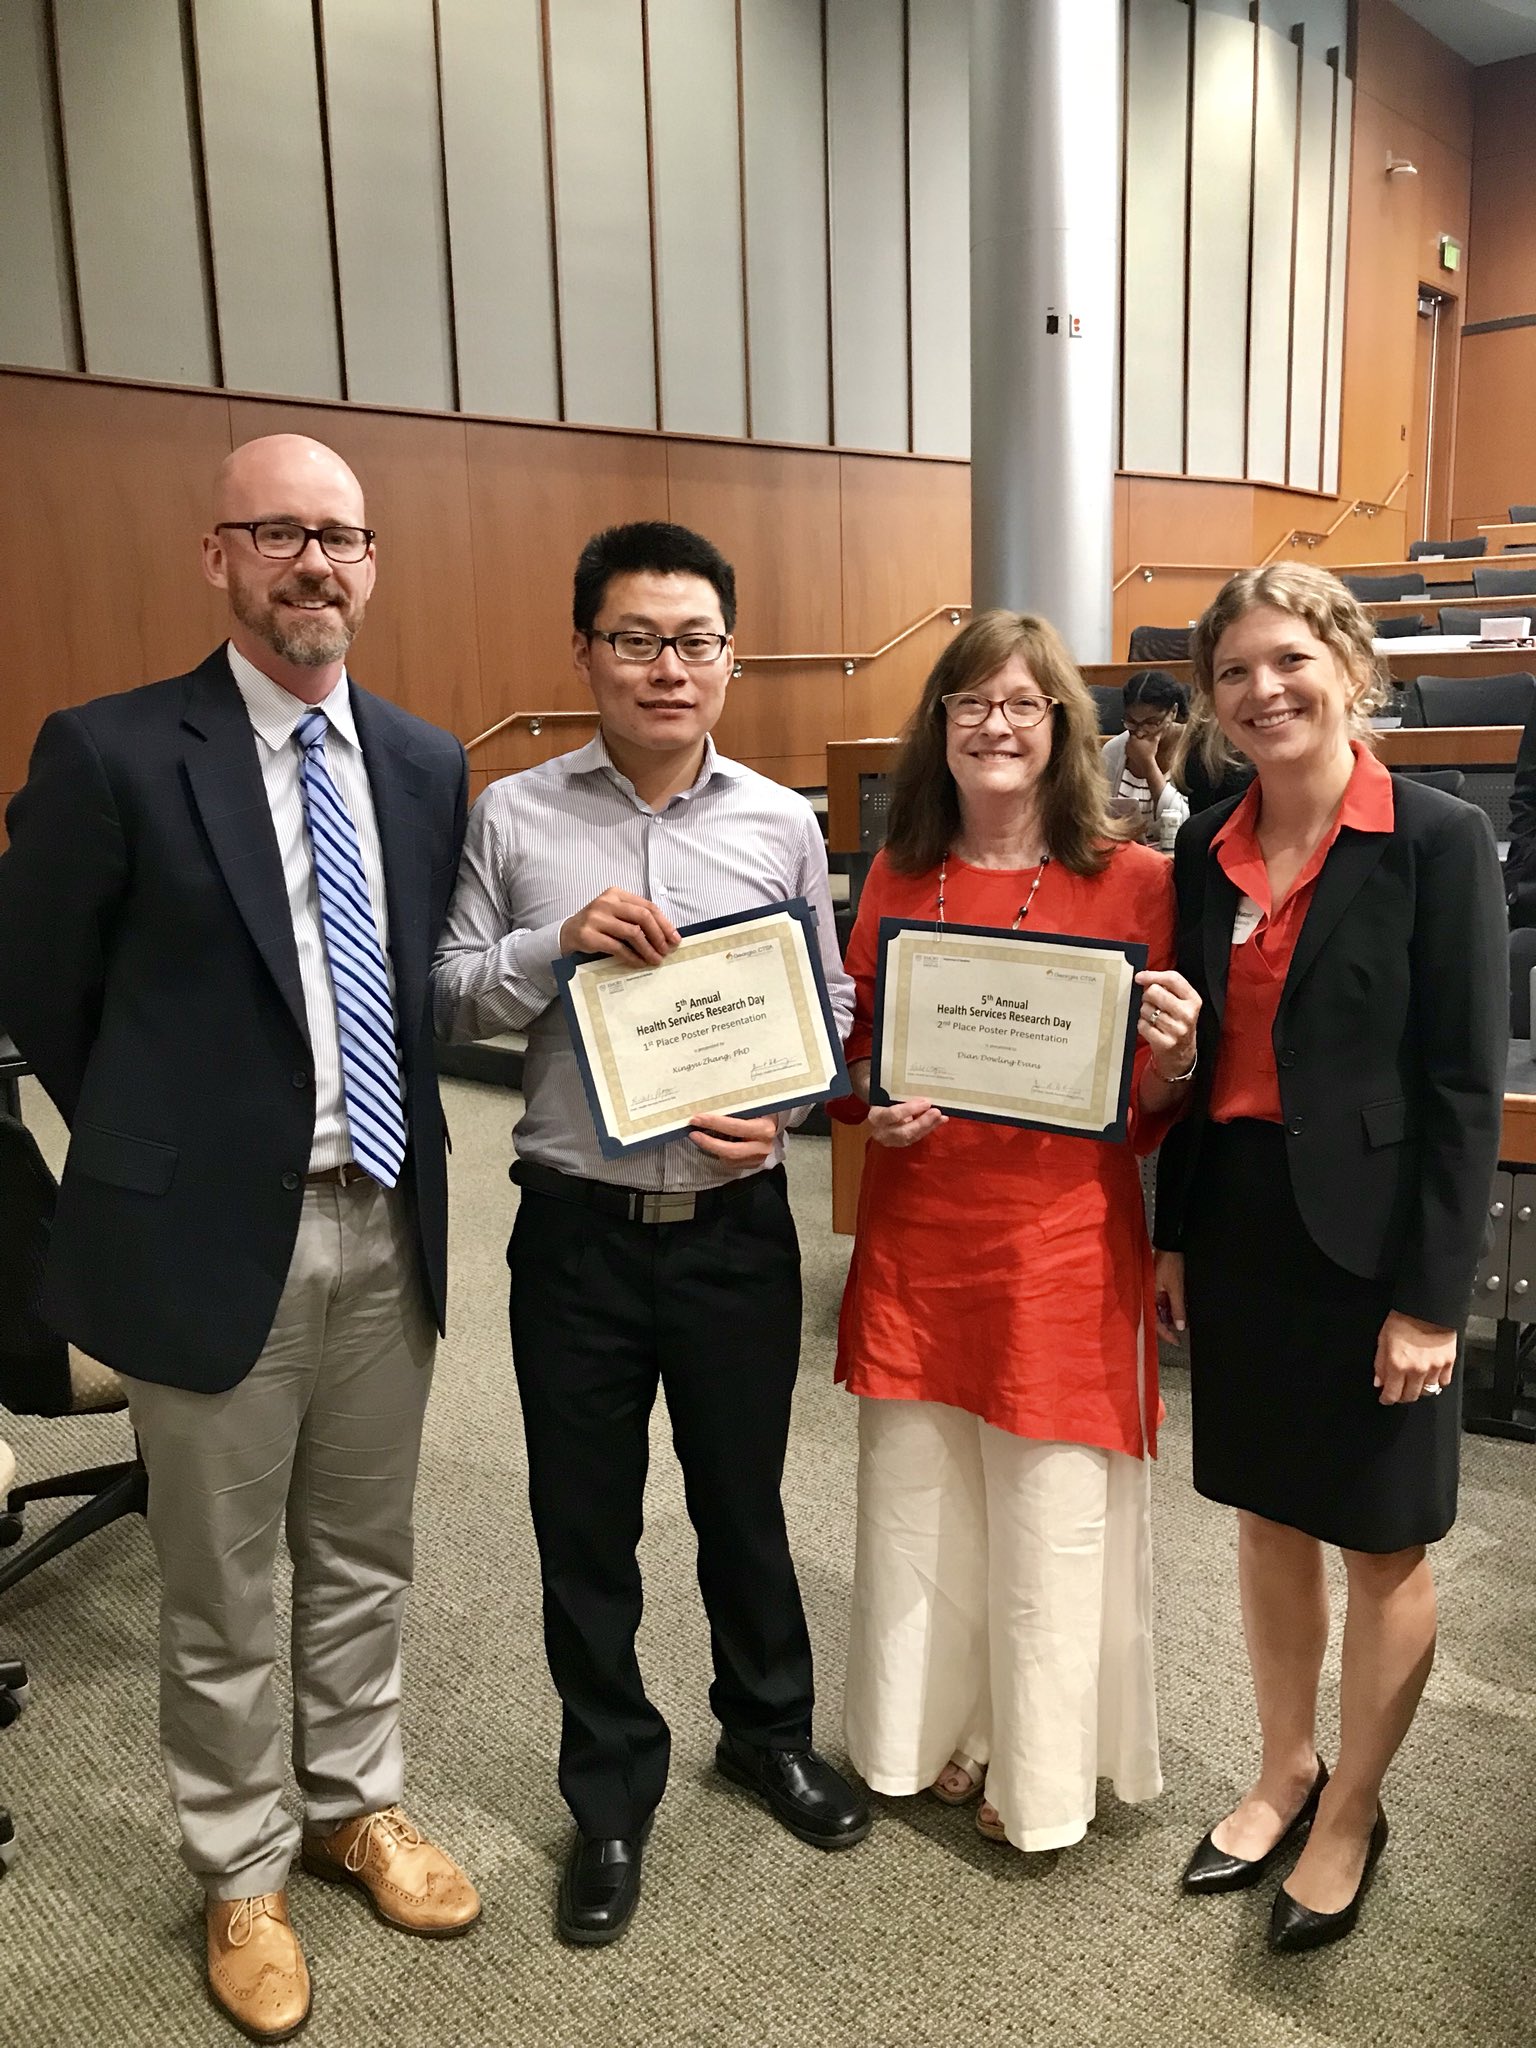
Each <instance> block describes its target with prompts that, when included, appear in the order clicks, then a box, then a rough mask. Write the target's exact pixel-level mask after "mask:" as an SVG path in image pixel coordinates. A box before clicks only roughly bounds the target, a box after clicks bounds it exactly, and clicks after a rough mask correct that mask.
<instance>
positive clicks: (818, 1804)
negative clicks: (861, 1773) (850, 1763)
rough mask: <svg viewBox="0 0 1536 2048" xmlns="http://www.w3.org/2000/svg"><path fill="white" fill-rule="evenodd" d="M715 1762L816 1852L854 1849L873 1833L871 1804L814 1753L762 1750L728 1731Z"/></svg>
mask: <svg viewBox="0 0 1536 2048" xmlns="http://www.w3.org/2000/svg"><path fill="white" fill-rule="evenodd" d="M715 1764H716V1767H717V1768H718V1769H719V1770H720V1771H721V1773H722V1774H723V1775H724V1776H725V1777H727V1778H729V1779H730V1780H731V1782H732V1784H735V1785H745V1786H746V1788H747V1790H748V1791H749V1792H755V1793H756V1794H757V1796H758V1798H759V1799H761V1800H762V1802H763V1804H764V1805H765V1806H766V1807H767V1808H768V1810H769V1812H770V1813H771V1814H772V1815H773V1817H774V1819H775V1820H778V1821H782V1822H783V1824H784V1826H785V1827H787V1828H788V1829H789V1832H790V1833H791V1834H792V1835H798V1836H799V1838H800V1840H801V1841H802V1842H809V1843H810V1844H811V1845H812V1846H813V1847H814V1848H817V1849H851V1848H852V1847H853V1845H854V1843H855V1842H862V1841H863V1839H864V1837H865V1836H866V1835H867V1834H868V1833H869V1830H870V1825H871V1817H870V1811H869V1805H868V1802H867V1801H866V1800H865V1798H864V1796H863V1794H862V1793H859V1792H856V1791H855V1790H854V1788H853V1787H852V1785H850V1784H849V1783H848V1780H847V1779H846V1778H845V1777H843V1776H842V1775H841V1774H840V1773H839V1772H837V1771H835V1770H834V1769H833V1768H832V1766H831V1764H829V1763H828V1762H827V1760H826V1758H825V1757H824V1756H822V1755H820V1754H819V1753H818V1752H817V1751H816V1750H814V1749H763V1748H760V1747H759V1745H758V1744H757V1743H755V1742H743V1741H742V1740H741V1739H740V1737H739V1736H735V1735H732V1734H730V1733H729V1732H728V1731H727V1733H725V1734H724V1735H722V1736H721V1738H720V1741H719V1744H718V1745H717V1747H716V1749H715Z"/></svg>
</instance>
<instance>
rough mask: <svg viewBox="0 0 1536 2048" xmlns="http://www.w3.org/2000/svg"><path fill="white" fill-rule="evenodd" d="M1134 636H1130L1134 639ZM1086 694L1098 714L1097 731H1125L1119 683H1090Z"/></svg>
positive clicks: (1121, 688)
mask: <svg viewBox="0 0 1536 2048" xmlns="http://www.w3.org/2000/svg"><path fill="white" fill-rule="evenodd" d="M1134 637H1135V635H1134V634H1133V635H1132V638H1133V639H1134ZM1088 694H1089V696H1090V697H1091V698H1092V699H1093V701H1094V706H1095V708H1096V709H1097V711H1098V714H1099V731H1100V732H1101V733H1106V734H1107V733H1116V732H1123V731H1124V730H1125V691H1124V689H1123V687H1122V686H1121V685H1120V684H1119V683H1090V684H1089V685H1088Z"/></svg>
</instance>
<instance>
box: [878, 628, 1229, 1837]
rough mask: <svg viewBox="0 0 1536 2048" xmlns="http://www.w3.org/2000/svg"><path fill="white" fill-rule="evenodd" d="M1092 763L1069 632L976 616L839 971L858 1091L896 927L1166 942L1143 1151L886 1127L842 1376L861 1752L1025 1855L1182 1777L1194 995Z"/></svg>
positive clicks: (1052, 1136)
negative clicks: (853, 1461)
mask: <svg viewBox="0 0 1536 2048" xmlns="http://www.w3.org/2000/svg"><path fill="white" fill-rule="evenodd" d="M1098 751H1099V748H1098V734H1097V722H1096V719H1095V715H1094V709H1093V703H1092V700H1091V698H1090V697H1089V695H1088V692H1087V689H1086V688H1085V686H1084V684H1083V681H1082V679H1081V677H1080V676H1079V675H1078V672H1077V670H1076V669H1075V668H1074V667H1073V665H1072V661H1071V658H1070V656H1069V655H1068V653H1067V651H1066V649H1065V648H1064V647H1063V645H1062V643H1061V641H1060V639H1059V638H1058V637H1057V635H1056V633H1055V632H1054V631H1053V630H1052V628H1051V627H1050V626H1048V625H1046V624H1045V622H1044V621H1043V620H1040V619H1035V618H1030V617H1020V616H1019V615H1017V614H1016V613H1013V612H1003V611H993V612H984V613H982V614H981V615H980V616H979V617H977V618H975V619H973V620H972V621H971V623H970V624H969V625H968V626H967V627H966V628H965V630H964V631H963V632H961V633H959V634H957V636H956V637H955V639H954V640H952V641H951V642H950V644H949V646H948V647H947V648H946V650H945V651H944V653H943V655H942V656H941V657H940V659H939V662H938V665H937V667H936V668H935V669H934V671H933V673H932V675H931V676H930V677H929V678H928V681H927V684H926V685H925V687H924V690H923V694H922V699H921V701H920V703H919V704H918V707H917V709H916V711H915V712H914V713H913V716H912V719H911V722H910V724H909V725H908V727H907V731H906V736H905V739H904V741H903V745H902V750H901V754H900V757H899V759H898V762H897V766H896V769H895V776H894V786H893V791H892V802H891V812H890V832H889V835H888V837H887V840H886V844H885V847H884V850H883V851H882V852H881V853H880V854H879V855H878V856H877V857H876V859H875V862H874V865H873V867H872V868H871V871H870V875H869V879H868V881H867V882H866V884H865V887H864V892H863V896H862V898H861V901H860V904H859V916H858V923H857V925H856V927H855V929H854V933H853V937H852V939H851V941H850V945H849V952H848V966H849V970H850V972H851V973H852V974H853V977H854V981H855V985H856V987H857V991H858V1009H857V1014H856V1019H855V1023H854V1028H853V1033H852V1036H851V1038H850V1040H849V1045H848V1054H849V1066H850V1072H851V1074H852V1076H853V1082H854V1087H855V1089H856V1090H857V1091H858V1094H859V1095H860V1096H861V1097H863V1098H864V1099H865V1100H866V1101H867V1099H868V1093H869V1072H870V1060H869V1054H870V1047H871V1019H872V1013H873V998H874V986H875V970H876V953H877V939H878V933H879V925H880V919H881V918H882V917H889V916H895V917H909V918H918V919H924V920H935V921H937V922H939V923H943V922H944V921H945V919H946V918H947V919H949V920H950V921H951V922H953V923H957V924H971V925H991V926H994V927H997V928H998V929H1000V930H1003V931H1017V930H1019V929H1020V927H1022V926H1026V925H1027V927H1028V929H1029V930H1030V931H1036V930H1038V931H1042V932H1056V933H1062V934H1072V935H1076V936H1085V937H1095V938H1106V939H1125V940H1140V941H1142V942H1144V943H1145V944H1146V945H1147V947H1148V948H1149V957H1150V961H1151V968H1150V969H1149V971H1148V972H1147V973H1145V974H1144V975H1142V976H1141V977H1140V979H1141V981H1142V983H1143V985H1144V996H1143V1008H1142V1011H1141V1017H1140V1022H1139V1025H1138V1029H1139V1032H1140V1044H1139V1045H1138V1048H1137V1052H1136V1060H1135V1072H1134V1079H1133V1083H1132V1103H1131V1123H1130V1132H1131V1136H1130V1139H1129V1142H1127V1143H1124V1144H1105V1143H1099V1142H1096V1141H1094V1140H1092V1139H1089V1138H1082V1137H1069V1136H1062V1135H1058V1134H1056V1133H1053V1132H1044V1131H1037V1130H1027V1129H1024V1128H1022V1127H1019V1126H1008V1125H1002V1124H994V1123H981V1122H974V1121H967V1120H965V1119H962V1118H958V1117H946V1116H945V1115H943V1114H942V1113H941V1112H940V1111H939V1110H938V1109H936V1108H935V1107H933V1105H932V1104H930V1103H928V1102H924V1101H907V1102H898V1103H895V1104H892V1105H889V1106H887V1107H878V1106H877V1107H874V1108H871V1109H870V1111H869V1130H870V1136H871V1138H872V1139H873V1140H874V1142H873V1143H872V1144H871V1145H870V1146H869V1148H868V1151H867V1153H866V1155H865V1165H864V1181H863V1187H862V1191H861V1194H860V1201H859V1219H858V1234H857V1240H856V1242H855V1245H854V1251H853V1261H852V1265H851V1267H850V1270H849V1275H848V1286H847V1291H846V1293H845V1295H844V1297H843V1307H842V1316H841V1321H840V1325H839V1343H838V1365H837V1372H838V1377H839V1378H840V1379H843V1380H846V1382H847V1384H848V1386H849V1387H850V1389H851V1390H852V1391H853V1392H854V1393H856V1394H858V1395H860V1396H862V1397H863V1398H862V1399H861V1400H860V1403H859V1471H858V1542H857V1553H856V1557H855V1563H854V1593H853V1632H852V1642H851V1646H850V1651H849V1664H848V1679H847V1690H846V1706H845V1724H844V1725H845V1734H846V1738H847V1743H848V1750H849V1754H850V1756H851V1757H852V1759H853V1761H854V1763H855V1764H856V1766H857V1767H858V1769H859V1770H860V1771H861V1772H862V1773H863V1775H864V1777H865V1779H866V1780H867V1781H868V1783H869V1784H870V1785H871V1786H873V1787H874V1788H875V1789H876V1790H877V1791H880V1792H886V1793H913V1792H918V1791H921V1790H923V1789H925V1788H927V1787H930V1786H931V1787H932V1789H933V1790H934V1791H935V1792H936V1793H937V1794H938V1796H939V1797H940V1798H941V1799H943V1800H945V1801H946V1802H948V1803H950V1804H954V1805H959V1804H961V1803H963V1802H964V1801H965V1800H966V1799H968V1798H972V1797H974V1796H975V1795H976V1794H977V1793H978V1792H980V1791H981V1790H982V1786H983V1780H984V1779H985V1788H986V1802H985V1803H984V1804H983V1806H982V1807H981V1809H980V1816H979V1819H978V1823H977V1824H978V1826H979V1827H980V1828H981V1831H982V1833H983V1834H986V1835H988V1836H990V1837H992V1838H993V1839H995V1840H998V1841H1003V1840H1007V1841H1009V1842H1012V1843H1013V1844H1014V1845H1015V1846H1016V1847H1018V1848H1020V1849H1054V1848H1060V1847H1063V1846H1065V1845H1066V1844H1067V1843H1070V1842H1075V1841H1078V1840H1079V1839H1080V1838H1081V1837H1082V1835H1083V1833H1084V1832H1085V1830H1086V1828H1087V1826H1088V1823H1089V1822H1090V1821H1091V1820H1092V1818H1093V1813H1094V1794H1095V1780H1096V1779H1097V1778H1099V1777H1100V1776H1107V1777H1110V1778H1113V1780H1114V1782H1115V1787H1116V1790H1117V1791H1118V1792H1119V1794H1120V1797H1121V1798H1122V1799H1127V1800H1141V1799H1150V1798H1152V1797H1153V1796H1154V1795H1155V1794H1156V1793H1157V1792H1158V1791H1159V1790H1160V1789H1161V1784H1162V1779H1161V1775H1160V1771H1159V1765H1158V1746H1157V1710H1156V1702H1155V1698H1154V1693H1153V1673H1152V1584H1151V1553H1150V1541H1149V1536H1150V1526H1149V1475H1148V1467H1147V1463H1146V1461H1147V1459H1148V1458H1149V1457H1150V1456H1151V1455H1153V1453H1154V1451H1155V1448H1156V1429H1157V1419H1158V1394H1157V1350H1156V1344H1155V1342H1154V1340H1153V1334H1152V1333H1153V1297H1152V1258H1151V1249H1150V1246H1149V1244H1148V1241H1147V1232H1146V1222H1145V1215H1144V1209H1143V1203H1142V1193H1141V1184H1140V1180H1139V1177H1138V1172H1137V1163H1136V1153H1137V1152H1138V1151H1146V1150H1149V1149H1150V1148H1151V1146H1152V1145H1154V1144H1155V1143H1156V1142H1157V1139H1158V1137H1159V1136H1160V1135H1161V1132H1162V1129H1163V1128H1164V1125H1165V1123H1166V1121H1167V1118H1168V1117H1169V1115H1171V1114H1172V1113H1173V1111H1174V1110H1175V1109H1176V1107H1177V1106H1178V1104H1179V1103H1180V1102H1181V1101H1182V1099H1183V1096H1184V1094H1185V1091H1186V1088H1187V1084H1188V1079H1189V1070H1190V1068H1191V1066H1192V1062H1193V1048H1194V1042H1195V1040H1194V1024H1195V1016H1196V1012H1197V1009H1198V1005H1197V1003H1196V1001H1195V998H1194V995H1193V992H1192V991H1191V990H1190V988H1189V985H1188V984H1187V982H1185V981H1184V980H1183V979H1182V977H1181V976H1179V975H1177V974H1173V973H1170V972H1168V971H1167V969H1168V964H1169V961H1170V958H1171V955H1172V951H1173V895H1172V888H1171V880H1170V874H1169V865H1168V862H1167V861H1166V860H1164V859H1163V858H1162V856H1161V855H1160V854H1156V853H1154V852H1152V850H1151V849H1150V848H1148V847H1145V846H1136V845H1130V844H1126V843H1124V840H1123V838H1122V837H1120V836H1117V828H1116V827H1115V826H1114V825H1112V824H1111V822H1110V820H1109V818H1108V816H1107V791H1106V789H1105V784H1104V778H1103V776H1102V774H1101V773H1100V770H1099V763H1098ZM1121 830H1122V831H1123V828H1121Z"/></svg>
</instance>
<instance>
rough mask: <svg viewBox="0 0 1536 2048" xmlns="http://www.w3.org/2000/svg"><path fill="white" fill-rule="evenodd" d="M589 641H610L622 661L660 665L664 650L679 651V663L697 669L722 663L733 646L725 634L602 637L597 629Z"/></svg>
mask: <svg viewBox="0 0 1536 2048" xmlns="http://www.w3.org/2000/svg"><path fill="white" fill-rule="evenodd" d="M587 638H588V639H589V640H606V641H607V642H608V645H609V646H610V647H611V648H612V649H613V651H614V653H615V654H616V655H617V656H618V658H619V660H620V661H659V660H660V659H661V650H662V649H663V648H664V647H675V648H676V649H677V658H678V660H679V661H686V662H691V663H693V664H694V665H697V664H699V663H700V662H706V661H718V660H719V659H720V656H721V655H722V654H724V652H725V650H726V648H727V647H728V646H729V645H730V640H729V636H728V635H726V634H724V633H641V632H638V631H636V630H633V629H629V628H626V629H624V630H622V631H620V632H617V633H601V632H599V631H598V629H597V628H596V627H595V626H594V627H593V628H592V630H591V632H590V633H589V634H588V635H587Z"/></svg>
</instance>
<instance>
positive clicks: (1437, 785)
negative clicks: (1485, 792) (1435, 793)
mask: <svg viewBox="0 0 1536 2048" xmlns="http://www.w3.org/2000/svg"><path fill="white" fill-rule="evenodd" d="M1392 773H1393V774H1394V775H1395V776H1396V777H1397V779H1398V781H1399V782H1417V783H1418V784H1419V785H1420V786H1421V788H1424V789H1438V790H1439V791H1440V793H1441V795H1442V796H1460V795H1461V793H1462V791H1463V790H1464V789H1465V788H1466V786H1467V778H1466V776H1465V775H1464V774H1463V773H1462V772H1461V770H1460V769H1459V768H1394V769H1393V770H1392Z"/></svg>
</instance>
